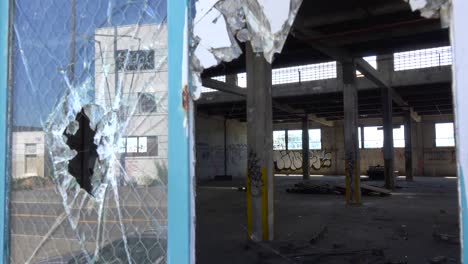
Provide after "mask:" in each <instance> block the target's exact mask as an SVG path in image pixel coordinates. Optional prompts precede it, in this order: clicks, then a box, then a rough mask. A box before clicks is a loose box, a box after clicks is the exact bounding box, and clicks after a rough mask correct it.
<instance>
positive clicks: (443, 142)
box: [435, 123, 455, 147]
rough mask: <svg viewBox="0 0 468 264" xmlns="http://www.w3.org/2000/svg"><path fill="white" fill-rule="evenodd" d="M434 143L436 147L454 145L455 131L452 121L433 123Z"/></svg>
mask: <svg viewBox="0 0 468 264" xmlns="http://www.w3.org/2000/svg"><path fill="white" fill-rule="evenodd" d="M435 145H436V147H454V146H455V133H454V129H453V123H436V124H435Z"/></svg>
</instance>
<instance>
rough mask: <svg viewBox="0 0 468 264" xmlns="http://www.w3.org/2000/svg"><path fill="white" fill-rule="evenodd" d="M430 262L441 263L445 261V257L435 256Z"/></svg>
mask: <svg viewBox="0 0 468 264" xmlns="http://www.w3.org/2000/svg"><path fill="white" fill-rule="evenodd" d="M429 263H431V264H442V263H447V257H445V256H437V257H434V258H432V259H431V261H430V262H429Z"/></svg>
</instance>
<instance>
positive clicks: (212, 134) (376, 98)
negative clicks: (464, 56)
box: [195, 0, 460, 264]
mask: <svg viewBox="0 0 468 264" xmlns="http://www.w3.org/2000/svg"><path fill="white" fill-rule="evenodd" d="M239 45H241V47H242V50H243V55H242V56H241V57H239V58H238V59H235V60H233V61H231V62H226V63H221V64H220V65H218V66H216V67H212V68H209V69H205V70H204V71H203V73H202V82H203V86H204V87H205V88H204V90H203V91H202V96H201V98H200V99H199V100H198V101H196V117H195V127H196V129H195V139H196V146H195V148H196V161H197V162H196V166H195V175H196V180H197V191H196V193H197V196H196V197H197V198H196V212H197V213H196V214H197V221H196V255H197V261H198V262H199V263H395V264H396V263H460V241H459V223H458V193H457V178H456V177H457V164H456V150H455V149H456V148H455V147H456V145H455V140H454V138H455V132H456V129H455V128H454V115H453V107H454V106H453V100H452V59H453V58H452V53H451V47H450V36H449V29H448V28H447V27H445V26H444V23H442V21H441V19H440V18H437V17H436V18H425V17H422V16H421V12H419V11H414V12H413V11H412V9H411V6H410V4H408V3H407V2H405V1H402V0H352V1H344V0H327V1H324V0H320V1H304V2H303V3H302V5H301V7H300V9H299V12H298V14H297V16H296V17H295V20H294V23H293V26H292V28H291V29H290V32H289V35H288V37H287V40H286V42H285V45H284V47H283V49H282V52H281V53H279V54H276V55H275V57H274V60H273V63H271V64H270V63H268V61H266V60H265V59H264V58H263V57H262V56H258V54H256V53H255V52H254V51H253V49H252V47H251V46H250V44H249V43H248V42H247V43H240V44H239Z"/></svg>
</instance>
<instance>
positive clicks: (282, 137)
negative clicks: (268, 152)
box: [273, 130, 286, 150]
mask: <svg viewBox="0 0 468 264" xmlns="http://www.w3.org/2000/svg"><path fill="white" fill-rule="evenodd" d="M285 149H286V131H284V130H280V131H273V150H285Z"/></svg>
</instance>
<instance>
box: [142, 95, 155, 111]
mask: <svg viewBox="0 0 468 264" xmlns="http://www.w3.org/2000/svg"><path fill="white" fill-rule="evenodd" d="M138 109H139V111H140V113H154V112H156V110H157V106H156V97H155V95H154V94H152V93H138Z"/></svg>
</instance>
